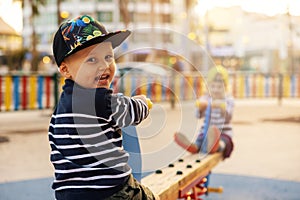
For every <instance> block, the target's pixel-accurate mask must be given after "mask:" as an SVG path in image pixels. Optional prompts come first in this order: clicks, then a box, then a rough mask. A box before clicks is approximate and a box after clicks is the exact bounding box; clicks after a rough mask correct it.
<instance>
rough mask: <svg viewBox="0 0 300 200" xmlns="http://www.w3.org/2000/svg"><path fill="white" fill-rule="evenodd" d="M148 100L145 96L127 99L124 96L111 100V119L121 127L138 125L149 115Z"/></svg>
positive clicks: (115, 96) (113, 97) (116, 96)
mask: <svg viewBox="0 0 300 200" xmlns="http://www.w3.org/2000/svg"><path fill="white" fill-rule="evenodd" d="M147 101H148V100H147V98H146V96H144V95H138V96H134V97H127V96H124V95H122V94H118V95H113V96H112V98H111V105H110V107H111V110H112V114H111V117H112V118H113V119H114V121H115V124H116V125H117V126H119V127H126V126H130V125H137V124H139V123H141V122H142V121H143V120H144V119H146V118H147V117H148V115H149V107H148V105H147Z"/></svg>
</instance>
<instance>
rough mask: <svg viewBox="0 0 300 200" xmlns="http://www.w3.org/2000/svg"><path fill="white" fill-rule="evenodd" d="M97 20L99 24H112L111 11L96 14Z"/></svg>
mask: <svg viewBox="0 0 300 200" xmlns="http://www.w3.org/2000/svg"><path fill="white" fill-rule="evenodd" d="M97 19H98V20H99V21H101V22H112V21H113V13H112V12H111V11H101V12H97Z"/></svg>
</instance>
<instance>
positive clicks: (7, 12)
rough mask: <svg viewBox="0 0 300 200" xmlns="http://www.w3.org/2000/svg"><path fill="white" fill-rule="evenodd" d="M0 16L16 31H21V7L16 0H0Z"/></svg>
mask: <svg viewBox="0 0 300 200" xmlns="http://www.w3.org/2000/svg"><path fill="white" fill-rule="evenodd" d="M0 17H1V18H2V19H3V20H4V21H5V22H6V23H8V24H9V25H10V26H11V27H13V28H14V29H15V30H16V31H17V32H19V33H20V32H21V31H22V26H23V25H22V9H21V4H20V3H18V2H15V3H13V0H0Z"/></svg>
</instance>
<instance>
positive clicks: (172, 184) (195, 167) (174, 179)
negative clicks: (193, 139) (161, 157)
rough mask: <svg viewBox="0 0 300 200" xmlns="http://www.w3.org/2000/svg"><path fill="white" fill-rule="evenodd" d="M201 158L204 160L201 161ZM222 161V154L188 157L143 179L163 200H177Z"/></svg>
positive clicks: (192, 155)
mask: <svg viewBox="0 0 300 200" xmlns="http://www.w3.org/2000/svg"><path fill="white" fill-rule="evenodd" d="M200 158H202V159H201V160H200ZM221 160H223V156H222V153H220V152H217V153H214V154H209V155H207V156H206V157H204V156H203V155H202V156H201V155H199V154H188V155H187V156H185V157H183V158H182V159H179V160H178V161H176V162H174V163H171V164H170V165H169V166H167V167H164V168H162V169H160V170H157V171H156V172H155V173H152V174H150V175H148V176H146V177H144V178H143V179H142V184H143V185H146V186H147V187H149V188H150V189H151V190H152V191H153V192H154V193H155V194H157V195H158V196H159V197H160V199H161V200H166V199H167V200H176V199H178V198H179V197H183V195H184V194H186V193H187V192H188V191H189V190H191V189H192V188H193V187H195V185H197V184H198V183H199V182H201V180H202V179H203V178H205V177H206V176H207V175H208V174H209V172H210V171H211V170H212V168H213V167H215V166H216V165H217V164H218V163H219V162H220V161H221Z"/></svg>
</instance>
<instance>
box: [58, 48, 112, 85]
mask: <svg viewBox="0 0 300 200" xmlns="http://www.w3.org/2000/svg"><path fill="white" fill-rule="evenodd" d="M60 70H61V72H62V74H63V75H64V76H65V77H66V78H69V79H72V80H74V81H75V82H76V83H77V84H79V85H81V86H82V87H85V88H109V87H110V84H111V82H112V79H113V77H114V75H115V71H116V64H115V61H114V52H113V48H112V45H111V43H110V42H102V43H99V44H96V45H92V46H90V47H87V48H85V49H83V50H80V51H78V52H77V53H75V54H73V55H70V56H69V57H67V58H66V59H65V60H64V61H63V62H62V64H61V66H60Z"/></svg>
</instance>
